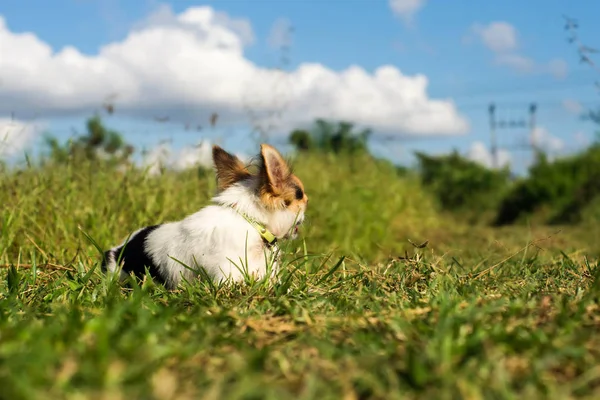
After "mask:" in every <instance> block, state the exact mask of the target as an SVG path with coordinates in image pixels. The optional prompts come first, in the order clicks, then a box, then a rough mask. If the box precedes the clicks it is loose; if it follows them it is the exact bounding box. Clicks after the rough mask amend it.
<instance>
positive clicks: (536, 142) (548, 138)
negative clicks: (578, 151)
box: [529, 126, 565, 152]
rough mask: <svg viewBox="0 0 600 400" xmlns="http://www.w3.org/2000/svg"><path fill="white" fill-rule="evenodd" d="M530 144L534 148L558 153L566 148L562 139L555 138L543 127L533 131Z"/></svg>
mask: <svg viewBox="0 0 600 400" xmlns="http://www.w3.org/2000/svg"><path fill="white" fill-rule="evenodd" d="M529 143H530V144H531V145H532V146H535V147H538V148H540V149H542V150H545V151H549V152H558V151H561V150H563V149H564V148H565V143H564V141H563V140H562V139H560V138H558V137H556V136H553V135H552V134H550V132H548V130H547V129H546V128H544V127H542V126H538V127H536V128H535V129H534V130H533V132H532V133H531V135H530V137H529Z"/></svg>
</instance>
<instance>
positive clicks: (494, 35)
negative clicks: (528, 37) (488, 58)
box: [471, 21, 518, 53]
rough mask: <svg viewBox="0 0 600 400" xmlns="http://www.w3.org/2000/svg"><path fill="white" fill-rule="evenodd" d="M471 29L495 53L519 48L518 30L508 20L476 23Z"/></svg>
mask: <svg viewBox="0 0 600 400" xmlns="http://www.w3.org/2000/svg"><path fill="white" fill-rule="evenodd" d="M471 29H472V31H473V33H474V34H475V35H476V36H477V37H478V38H479V39H480V40H481V41H482V42H483V44H484V45H485V46H486V47H487V48H488V49H490V50H491V51H493V52H495V53H500V52H507V51H513V50H516V49H517V46H518V37H517V30H516V29H515V27H514V26H512V25H511V24H509V23H508V22H504V21H496V22H490V23H489V24H488V25H481V24H474V25H473V27H472V28H471Z"/></svg>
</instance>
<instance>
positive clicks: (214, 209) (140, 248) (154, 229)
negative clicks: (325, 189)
mask: <svg viewBox="0 0 600 400" xmlns="http://www.w3.org/2000/svg"><path fill="white" fill-rule="evenodd" d="M260 156H261V158H260V164H259V171H258V173H257V174H252V173H250V172H249V171H248V169H247V168H246V167H245V166H244V165H243V164H242V163H241V161H240V160H239V159H237V158H236V157H235V156H233V155H231V154H229V153H227V152H225V151H224V150H223V149H221V148H220V147H217V146H215V147H214V148H213V160H214V163H215V167H216V172H217V186H218V190H219V192H218V194H217V196H215V197H214V198H213V202H214V203H215V204H213V205H210V206H207V207H204V208H203V209H201V210H200V211H198V212H196V213H194V214H192V215H189V216H188V217H186V218H185V219H183V220H182V221H178V222H169V223H165V224H162V225H154V226H149V227H145V228H142V229H140V230H138V231H136V232H134V233H133V234H132V235H131V236H130V238H129V240H128V241H127V242H126V243H123V244H121V245H119V246H116V247H114V248H112V249H110V250H108V251H107V252H105V254H104V263H103V270H104V271H110V272H116V271H118V270H119V266H121V272H120V273H121V276H122V277H126V276H127V275H128V274H130V273H134V274H135V275H137V276H138V277H143V276H144V275H145V270H146V268H148V271H149V273H150V274H151V275H152V276H153V278H154V279H156V280H157V281H159V282H161V283H163V284H164V285H165V286H166V287H167V288H170V289H173V288H175V287H177V285H178V284H179V283H180V282H181V280H182V277H183V278H185V279H186V280H189V281H191V280H193V279H195V278H196V277H197V276H198V275H199V274H200V273H201V272H200V271H198V269H199V268H202V269H203V270H204V272H205V273H206V274H207V275H208V276H209V277H210V278H212V279H213V280H216V281H223V280H226V279H229V278H230V279H232V280H233V281H240V280H242V279H243V278H244V276H245V274H246V273H247V274H249V275H254V276H255V277H256V278H259V279H260V278H262V277H264V276H266V275H267V273H268V272H269V270H270V272H271V274H272V275H273V274H275V273H276V272H277V268H278V263H277V261H276V259H275V256H276V255H277V252H278V248H277V244H276V241H277V239H283V238H287V237H290V236H295V235H296V234H297V229H298V225H299V224H300V223H302V222H303V220H304V211H305V209H306V205H307V203H308V197H307V196H306V194H305V193H304V187H303V185H302V182H301V181H300V180H299V179H298V178H297V177H296V176H294V175H293V174H292V173H291V171H290V169H289V167H288V165H287V163H286V162H285V161H284V160H283V158H282V157H281V155H280V154H279V153H278V152H277V150H275V149H274V148H273V147H271V146H268V145H262V146H261V155H260ZM270 234H272V235H270ZM119 261H120V263H119Z"/></svg>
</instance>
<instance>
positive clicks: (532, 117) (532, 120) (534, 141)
mask: <svg viewBox="0 0 600 400" xmlns="http://www.w3.org/2000/svg"><path fill="white" fill-rule="evenodd" d="M536 111H537V104H535V103H531V104H530V105H529V132H530V133H529V135H530V136H529V137H530V139H531V149H532V150H533V152H534V153H537V151H538V150H539V147H538V141H537V138H536V136H535V135H536V133H535V122H536V120H535V113H536Z"/></svg>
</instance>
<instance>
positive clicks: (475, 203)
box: [416, 151, 510, 216]
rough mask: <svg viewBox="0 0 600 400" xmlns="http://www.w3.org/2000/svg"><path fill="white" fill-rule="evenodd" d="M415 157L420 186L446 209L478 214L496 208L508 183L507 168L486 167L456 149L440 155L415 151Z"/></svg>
mask: <svg viewBox="0 0 600 400" xmlns="http://www.w3.org/2000/svg"><path fill="white" fill-rule="evenodd" d="M416 156H417V158H418V161H419V171H420V174H421V181H422V183H423V185H424V186H425V187H427V188H429V190H431V191H432V192H433V194H434V195H435V197H436V198H437V201H438V203H439V205H440V206H441V208H442V209H443V210H446V211H456V212H469V213H472V214H473V215H475V216H478V215H481V214H482V213H484V212H486V211H489V210H491V209H495V207H496V205H497V203H498V201H499V199H500V198H501V196H502V194H503V193H504V191H505V190H506V188H507V186H508V183H509V177H510V174H509V171H508V169H502V170H491V169H488V168H485V167H483V166H481V165H479V164H477V163H476V162H473V161H470V160H468V159H466V158H464V157H462V156H461V155H460V154H458V152H456V151H454V152H452V153H451V154H448V155H442V156H430V155H427V154H424V153H420V152H417V153H416Z"/></svg>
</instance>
